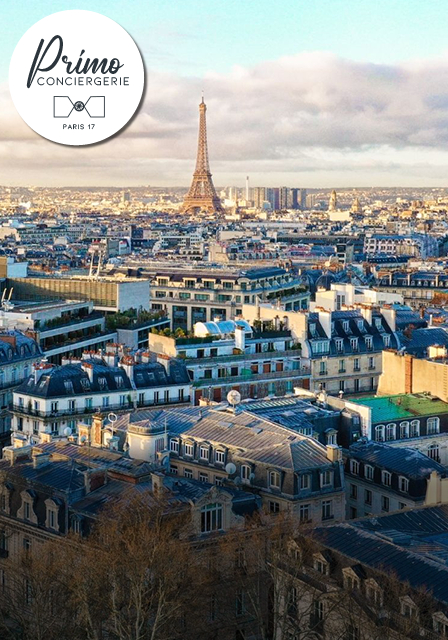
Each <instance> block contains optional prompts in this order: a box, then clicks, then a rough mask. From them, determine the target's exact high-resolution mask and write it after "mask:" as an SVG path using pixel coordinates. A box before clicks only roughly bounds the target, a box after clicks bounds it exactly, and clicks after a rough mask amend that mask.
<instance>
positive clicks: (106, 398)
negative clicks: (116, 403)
mask: <svg viewBox="0 0 448 640" xmlns="http://www.w3.org/2000/svg"><path fill="white" fill-rule="evenodd" d="M74 404H75V401H74V400H73V407H70V408H73V409H74V408H75V406H74ZM108 406H109V396H104V397H103V407H108Z"/></svg>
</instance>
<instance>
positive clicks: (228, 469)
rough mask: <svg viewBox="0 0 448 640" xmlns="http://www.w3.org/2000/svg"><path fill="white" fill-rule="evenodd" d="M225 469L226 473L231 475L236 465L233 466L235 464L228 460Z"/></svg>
mask: <svg viewBox="0 0 448 640" xmlns="http://www.w3.org/2000/svg"><path fill="white" fill-rule="evenodd" d="M226 471H227V473H228V474H229V475H230V476H231V475H232V474H233V473H235V471H236V467H235V465H234V464H233V462H228V463H227V464H226Z"/></svg>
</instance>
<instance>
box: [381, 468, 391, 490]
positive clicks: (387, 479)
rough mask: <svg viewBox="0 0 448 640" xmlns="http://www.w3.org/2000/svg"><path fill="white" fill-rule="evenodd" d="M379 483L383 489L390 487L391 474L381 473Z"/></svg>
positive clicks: (387, 472)
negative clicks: (382, 485)
mask: <svg viewBox="0 0 448 640" xmlns="http://www.w3.org/2000/svg"><path fill="white" fill-rule="evenodd" d="M381 482H382V483H383V484H384V486H385V487H390V486H391V484H392V474H391V473H389V471H383V472H382V473H381Z"/></svg>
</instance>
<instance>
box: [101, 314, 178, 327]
mask: <svg viewBox="0 0 448 640" xmlns="http://www.w3.org/2000/svg"><path fill="white" fill-rule="evenodd" d="M164 318H166V313H165V312H164V311H145V310H144V309H141V310H139V311H137V309H127V310H126V311H123V312H122V313H113V314H110V315H108V316H106V327H107V328H108V329H111V330H114V329H135V328H136V327H138V326H139V325H141V324H145V323H147V322H156V321H158V320H163V319H164Z"/></svg>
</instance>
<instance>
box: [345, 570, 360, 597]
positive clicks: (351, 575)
mask: <svg viewBox="0 0 448 640" xmlns="http://www.w3.org/2000/svg"><path fill="white" fill-rule="evenodd" d="M342 573H343V576H344V587H345V588H346V589H348V590H349V591H354V590H355V589H360V588H361V581H360V579H359V577H358V576H357V575H356V573H355V572H354V570H353V569H352V568H351V567H347V568H345V569H343V570H342Z"/></svg>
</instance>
